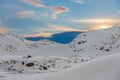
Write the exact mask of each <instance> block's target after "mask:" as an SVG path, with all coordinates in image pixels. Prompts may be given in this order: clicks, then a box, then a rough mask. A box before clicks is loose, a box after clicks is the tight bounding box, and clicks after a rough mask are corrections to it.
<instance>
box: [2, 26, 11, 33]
mask: <svg viewBox="0 0 120 80" xmlns="http://www.w3.org/2000/svg"><path fill="white" fill-rule="evenodd" d="M6 32H9V29H8V28H5V27H0V33H6Z"/></svg>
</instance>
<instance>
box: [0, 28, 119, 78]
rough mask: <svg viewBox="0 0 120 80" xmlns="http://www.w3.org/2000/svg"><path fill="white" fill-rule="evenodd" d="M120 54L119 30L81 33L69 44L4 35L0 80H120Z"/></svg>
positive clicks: (0, 46)
mask: <svg viewBox="0 0 120 80" xmlns="http://www.w3.org/2000/svg"><path fill="white" fill-rule="evenodd" d="M119 53H120V27H119V26H114V27H112V28H109V29H100V30H93V31H88V32H86V33H82V34H80V35H78V36H77V37H76V38H75V39H74V40H73V41H72V42H71V43H69V44H60V43H57V42H53V41H49V40H41V41H28V40H26V39H24V38H23V37H22V36H20V35H16V34H12V33H4V34H2V33H1V34H0V80H16V79H21V80H120V77H119V73H120V70H119V67H120V64H119V59H120V54H119ZM11 76H13V77H11Z"/></svg>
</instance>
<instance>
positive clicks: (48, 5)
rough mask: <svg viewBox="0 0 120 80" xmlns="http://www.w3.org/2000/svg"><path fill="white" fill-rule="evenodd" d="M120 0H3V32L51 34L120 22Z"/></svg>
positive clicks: (0, 26)
mask: <svg viewBox="0 0 120 80" xmlns="http://www.w3.org/2000/svg"><path fill="white" fill-rule="evenodd" d="M119 21H120V0H0V32H1V33H5V32H12V33H16V34H21V35H24V36H45V37H48V36H51V35H52V34H56V33H60V32H66V31H81V32H84V31H89V30H95V29H101V28H110V27H111V26H113V25H114V24H116V23H120V22H119Z"/></svg>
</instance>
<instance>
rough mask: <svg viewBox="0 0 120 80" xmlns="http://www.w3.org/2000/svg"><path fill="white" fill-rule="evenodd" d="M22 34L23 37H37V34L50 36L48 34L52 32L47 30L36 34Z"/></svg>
mask: <svg viewBox="0 0 120 80" xmlns="http://www.w3.org/2000/svg"><path fill="white" fill-rule="evenodd" d="M23 36H24V37H38V36H42V37H50V36H52V34H51V33H48V32H40V33H37V34H24V35H23Z"/></svg>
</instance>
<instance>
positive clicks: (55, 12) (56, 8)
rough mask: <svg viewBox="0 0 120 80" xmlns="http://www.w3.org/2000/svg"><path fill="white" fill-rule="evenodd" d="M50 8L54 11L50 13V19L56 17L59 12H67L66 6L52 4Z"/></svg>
mask: <svg viewBox="0 0 120 80" xmlns="http://www.w3.org/2000/svg"><path fill="white" fill-rule="evenodd" d="M51 9H53V11H54V13H53V14H52V19H56V18H57V17H58V15H59V14H61V13H64V12H68V8H66V7H63V6H52V7H51Z"/></svg>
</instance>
